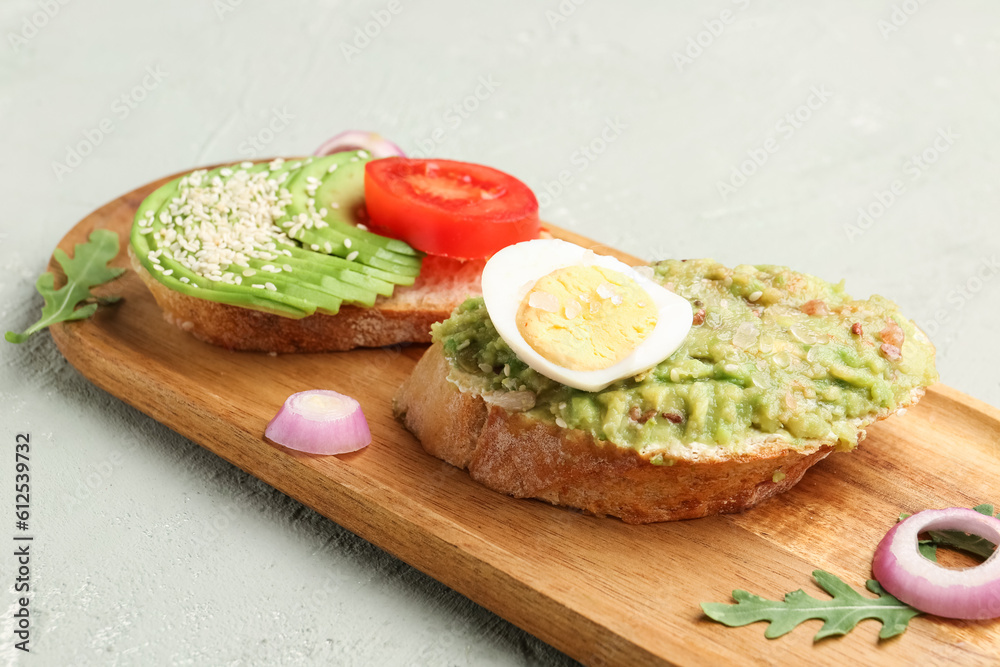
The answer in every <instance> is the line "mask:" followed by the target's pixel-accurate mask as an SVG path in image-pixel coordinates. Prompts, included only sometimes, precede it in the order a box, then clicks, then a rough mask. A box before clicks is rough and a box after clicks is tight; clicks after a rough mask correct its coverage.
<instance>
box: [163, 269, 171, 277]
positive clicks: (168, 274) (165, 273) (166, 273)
mask: <svg viewBox="0 0 1000 667" xmlns="http://www.w3.org/2000/svg"><path fill="white" fill-rule="evenodd" d="M173 274H174V270H173V269H167V270H166V271H164V272H163V275H165V276H172V275H173Z"/></svg>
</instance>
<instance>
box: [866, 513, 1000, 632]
mask: <svg viewBox="0 0 1000 667" xmlns="http://www.w3.org/2000/svg"><path fill="white" fill-rule="evenodd" d="M929 530H959V531H962V532H964V533H969V534H970V535H978V536H980V537H983V538H985V539H987V540H989V541H990V542H993V543H994V544H1000V520H998V519H996V518H994V517H991V516H986V515H984V514H980V513H979V512H976V511H974V510H970V509H964V508H961V507H952V508H949V509H943V510H924V511H923V512H919V513H917V514H914V515H913V516H911V517H909V518H907V519H905V520H903V521H900V522H899V523H897V524H896V525H895V526H893V528H892V530H890V531H889V532H888V533H887V534H886V536H885V537H883V538H882V541H881V542H879V545H878V548H877V549H876V550H875V560H874V561H873V562H872V572H873V573H874V575H875V578H876V579H877V580H878V582H879V583H880V584H882V587H883V588H884V589H885V590H887V591H889V592H890V593H892V594H893V595H895V596H896V597H897V598H899V599H900V600H902V601H903V602H905V603H907V604H908V605H910V606H912V607H915V608H917V609H919V610H920V611H924V612H927V613H928V614H935V615H937V616H944V617H946V618H965V619H984V618H996V617H1000V549H998V550H995V551H994V552H993V554H992V555H991V556H990V557H989V558H987V559H986V561H985V562H983V563H981V564H980V565H978V566H976V567H970V568H966V569H964V570H951V569H948V568H945V567H941V566H940V565H938V564H937V563H934V562H933V561H930V560H928V559H927V558H924V557H923V556H922V555H921V554H920V552H919V551H918V550H917V536H918V535H919V534H920V533H923V532H926V531H929Z"/></svg>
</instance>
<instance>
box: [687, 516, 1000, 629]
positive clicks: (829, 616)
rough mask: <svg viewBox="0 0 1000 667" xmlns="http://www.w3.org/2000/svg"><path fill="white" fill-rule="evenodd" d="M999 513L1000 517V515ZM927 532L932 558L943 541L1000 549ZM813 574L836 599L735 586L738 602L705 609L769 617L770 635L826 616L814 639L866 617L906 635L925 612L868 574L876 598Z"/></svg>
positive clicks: (722, 619)
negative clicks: (773, 596) (765, 593)
mask: <svg viewBox="0 0 1000 667" xmlns="http://www.w3.org/2000/svg"><path fill="white" fill-rule="evenodd" d="M972 509H974V510H975V511H977V512H979V513H980V514H985V515H986V516H994V514H993V512H994V510H995V509H996V508H995V507H994V506H993V505H990V504H983V505H977V506H976V507H973V508H972ZM908 516H910V515H909V514H900V515H899V520H900V521H902V520H903V519H905V518H907V517H908ZM996 516H998V517H1000V514H997V515H996ZM927 535H928V537H929V539H926V540H920V542H919V543H918V547H919V549H920V553H922V554H923V555H924V556H925V557H927V558H928V559H930V560H932V561H934V562H937V549H938V547H939V546H944V547H952V548H955V549H961V550H962V551H965V552H968V553H970V554H973V555H975V556H979V557H980V558H982V559H984V560H985V559H987V558H989V557H990V556H991V555H992V554H993V552H994V550H995V549H996V548H997V547H994V545H993V543H992V542H990V541H989V540H986V539H983V538H982V537H979V536H976V535H969V534H968V533H963V532H961V531H957V530H932V531H929V532H928V533H927ZM813 577H815V578H816V582H817V583H818V584H819V585H820V587H821V588H822V589H823V590H824V591H826V592H827V593H829V594H830V595H832V596H833V598H832V599H830V600H819V599H817V598H814V597H812V596H810V595H807V594H806V593H805V592H804V591H803V590H802V589H799V590H797V591H794V592H792V593H787V594H786V595H785V599H784V600H783V601H774V600H767V599H765V598H762V597H759V596H757V595H752V594H750V593H747V592H746V591H742V590H735V591H733V599H735V600H736V604H725V603H715V602H703V603H702V604H701V608H702V610H704V612H705V614H706V615H707V616H708V617H709V618H711V619H712V620H713V621H718V622H719V623H722V624H723V625H728V626H729V627H731V628H733V627H738V626H742V625H749V624H750V623H756V622H758V621H770V624H769V625H768V626H767V630H765V631H764V636H765V637H767V638H768V639H774V638H775V637H780V636H782V635H784V634H787V633H788V632H791V631H792V630H793V629H795V628H796V627H797V626H798V625H799V624H801V623H804V622H805V621H808V620H810V619H815V618H818V619H822V620H823V621H824V623H823V627H821V628H820V630H819V632H817V633H816V636H815V637H813V641H819V640H820V639H823V638H825V637H832V636H835V635H845V634H847V633H848V632H850V631H851V630H853V629H854V628H855V626H857V624H858V623H859V622H861V621H863V620H865V619H867V618H873V619H876V620H878V621H881V622H882V630H881V631H880V632H879V633H878V636H879V638H881V639H888V638H889V637H895V636H896V635H899V634H902V633H903V632H904V631H905V630H906V628H907V626H908V625H909V622H910V619H911V618H913V617H914V616H919V615H920V614H922V613H923V612H921V611H920V610H918V609H914V608H913V607H911V606H910V605H908V604H906V603H905V602H901V601H900V600H898V599H896V598H895V597H893V596H892V595H890V594H889V593H887V592H885V590H883V588H882V587H881V586H880V585H879V583H878V582H877V581H875V580H874V579H869V580H868V583H867V584H866V587H867V588H868V590H869V591H871V592H872V593H875V594H876V595H878V597H877V598H874V599H872V598H869V597H865V596H863V595H861V594H860V593H858V592H857V591H855V590H854V589H853V588H851V587H850V586H848V585H847V584H845V583H844V582H843V581H842V580H841V579H840V578H839V577H837V576H836V575H833V574H830V573H829V572H825V571H823V570H814V571H813Z"/></svg>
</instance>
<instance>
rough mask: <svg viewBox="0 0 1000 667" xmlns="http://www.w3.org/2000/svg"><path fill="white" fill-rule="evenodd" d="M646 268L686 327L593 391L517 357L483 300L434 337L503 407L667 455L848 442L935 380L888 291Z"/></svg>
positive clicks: (693, 265)
mask: <svg viewBox="0 0 1000 667" xmlns="http://www.w3.org/2000/svg"><path fill="white" fill-rule="evenodd" d="M652 269H653V272H654V275H655V278H656V279H657V280H658V281H659V282H660V283H661V284H662V285H663V286H664V287H666V288H667V289H669V290H672V291H673V292H675V293H677V294H679V295H680V296H683V297H684V298H686V299H687V300H688V301H689V302H690V303H691V307H692V309H693V311H694V321H693V324H694V326H693V327H692V328H691V331H690V333H689V334H688V336H687V339H686V340H685V341H684V343H683V344H682V345H681V347H680V348H679V349H677V350H676V351H675V352H674V353H673V354H671V355H670V356H669V357H668V358H667V359H665V360H663V361H662V362H661V363H660V364H659V365H657V366H656V367H654V368H652V369H651V370H649V371H647V372H645V373H643V374H641V375H638V376H636V377H633V378H627V379H624V380H620V381H618V382H616V383H614V384H612V385H611V386H609V387H607V388H606V389H604V390H602V391H599V392H593V393H591V392H585V391H580V390H577V389H572V388H570V387H567V386H565V385H562V384H559V383H557V382H555V381H553V380H550V379H548V378H546V377H544V376H542V375H540V374H539V373H537V372H535V371H534V370H532V369H531V368H529V367H528V366H527V365H526V364H524V363H523V362H522V361H520V360H519V359H518V358H517V357H516V356H515V355H514V354H513V353H512V352H511V350H510V348H509V347H508V346H507V344H506V343H505V342H504V341H503V339H501V338H500V336H499V335H498V334H497V332H496V329H495V328H494V327H493V323H492V322H491V321H490V318H489V315H488V314H487V312H486V307H485V305H484V303H483V300H482V299H481V298H476V299H469V300H467V301H466V302H465V303H463V304H462V305H461V306H460V307H459V308H458V309H457V310H456V311H455V312H454V313H453V314H452V316H451V317H450V318H449V319H447V320H445V321H444V322H442V323H440V324H437V325H435V326H434V329H433V336H434V340H435V342H438V343H441V344H442V347H443V349H444V353H445V356H446V357H447V358H448V359H449V361H450V362H451V364H452V379H453V380H454V381H456V382H457V383H459V384H460V385H461V386H462V387H463V388H464V389H471V390H473V391H477V392H478V393H481V394H484V395H485V396H488V397H490V398H491V399H493V398H496V397H504V396H505V395H506V396H507V397H508V398H511V399H517V400H512V401H507V404H508V405H511V404H514V405H516V404H518V403H520V408H521V409H525V410H527V412H528V414H529V415H530V416H532V417H534V418H536V419H542V420H547V421H550V422H555V423H556V424H558V425H559V426H562V427H568V428H575V429H580V430H583V431H586V432H588V433H590V434H591V435H593V436H594V437H595V438H596V439H598V440H605V441H609V442H612V443H614V444H616V445H619V446H622V447H630V448H634V449H636V450H638V451H639V452H640V453H642V454H643V455H644V456H648V457H649V458H650V460H651V461H652V462H653V463H662V464H667V465H669V464H672V462H673V458H679V457H681V456H684V455H685V454H686V453H689V452H690V451H691V450H692V448H696V447H697V448H705V447H709V448H711V447H722V448H726V449H727V450H729V451H734V452H738V451H739V447H740V444H741V443H743V442H746V441H747V439H748V438H753V437H754V436H759V435H761V434H775V435H777V436H778V437H780V438H782V439H785V440H787V441H788V443H789V444H790V445H791V446H793V447H794V446H797V445H801V444H803V443H804V441H806V440H810V439H819V440H824V441H827V442H829V443H831V444H836V445H837V447H838V448H840V449H851V448H853V447H854V446H856V445H857V442H858V429H859V428H861V427H863V426H864V425H865V424H867V423H869V422H871V421H873V420H874V418H875V416H876V415H877V414H878V413H880V412H884V411H887V410H893V409H895V408H896V407H898V406H899V405H901V404H905V403H908V402H909V396H910V393H911V391H912V390H913V389H914V388H916V387H919V386H926V385H929V384H931V383H933V382H935V381H936V380H937V372H936V370H935V368H934V347H933V346H932V345H931V343H930V341H929V340H928V339H927V337H926V336H925V335H924V334H923V332H921V331H919V330H918V329H917V328H916V326H915V325H914V324H913V322H911V321H910V320H908V319H906V318H905V317H903V316H902V315H901V314H900V312H899V309H898V308H897V306H896V305H895V304H894V303H892V302H891V301H889V300H888V299H885V298H883V297H880V296H873V297H871V298H870V299H867V300H864V301H856V300H854V299H852V298H851V297H850V296H849V295H848V294H846V293H845V292H844V289H843V283H840V284H836V285H831V284H830V283H827V282H824V281H822V280H820V279H818V278H815V277H813V276H809V275H805V274H802V273H796V272H794V271H791V270H789V269H787V268H784V267H779V266H749V265H741V266H737V267H736V268H735V269H730V268H727V267H725V266H722V265H721V264H719V263H717V262H714V261H712V260H707V259H705V260H689V261H678V260H669V261H665V262H660V263H657V264H654V265H652Z"/></svg>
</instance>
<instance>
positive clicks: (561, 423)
mask: <svg viewBox="0 0 1000 667" xmlns="http://www.w3.org/2000/svg"><path fill="white" fill-rule="evenodd" d="M556 426H558V427H559V428H566V420H565V419H563V418H562V417H556Z"/></svg>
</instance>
